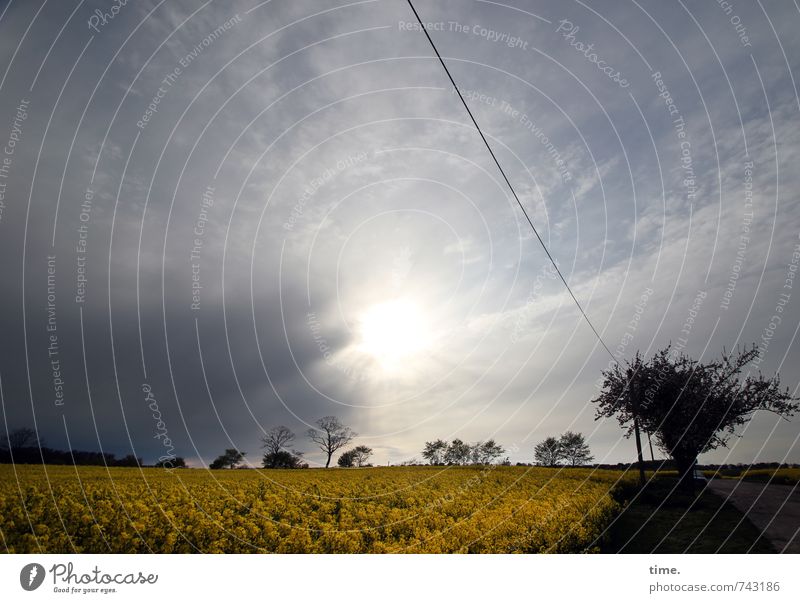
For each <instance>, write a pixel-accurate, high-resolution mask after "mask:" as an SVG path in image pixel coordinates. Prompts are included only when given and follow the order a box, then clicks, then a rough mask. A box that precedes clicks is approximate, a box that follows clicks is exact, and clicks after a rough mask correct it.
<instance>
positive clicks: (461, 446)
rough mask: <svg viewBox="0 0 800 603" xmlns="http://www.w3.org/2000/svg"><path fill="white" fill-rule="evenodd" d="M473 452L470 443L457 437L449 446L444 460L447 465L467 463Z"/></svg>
mask: <svg viewBox="0 0 800 603" xmlns="http://www.w3.org/2000/svg"><path fill="white" fill-rule="evenodd" d="M471 452H472V451H471V448H470V445H469V444H467V443H466V442H463V441H461V440H460V439H458V438H456V439H455V440H453V441H452V442H450V444H449V445H448V446H447V450H446V451H445V453H444V462H445V464H446V465H466V464H467V463H469V460H470V456H471Z"/></svg>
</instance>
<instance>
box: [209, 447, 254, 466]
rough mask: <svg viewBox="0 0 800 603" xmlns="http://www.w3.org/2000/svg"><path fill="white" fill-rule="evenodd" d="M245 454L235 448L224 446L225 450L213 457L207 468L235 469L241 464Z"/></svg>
mask: <svg viewBox="0 0 800 603" xmlns="http://www.w3.org/2000/svg"><path fill="white" fill-rule="evenodd" d="M246 454H247V453H246V452H240V451H238V450H236V448H226V449H225V452H224V453H222V454H221V455H219V456H218V457H217V458H215V459H214V460H213V461H212V462H211V464H210V465H209V466H208V467H209V469H226V468H227V469H236V468H237V467H239V465H241V464H242V461H243V460H244V457H245V455H246Z"/></svg>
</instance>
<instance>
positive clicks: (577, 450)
mask: <svg viewBox="0 0 800 603" xmlns="http://www.w3.org/2000/svg"><path fill="white" fill-rule="evenodd" d="M558 443H559V445H560V446H561V456H562V458H563V459H564V460H566V461H567V462H568V463H569V464H570V465H572V466H573V467H577V466H578V465H586V464H587V463H591V462H592V460H594V457H593V456H592V454H591V451H590V450H589V445H588V444H587V443H586V440H585V439H584V437H583V434H582V433H573V432H572V431H568V432H566V433H564V434H562V435H561V438H560V439H559V442H558Z"/></svg>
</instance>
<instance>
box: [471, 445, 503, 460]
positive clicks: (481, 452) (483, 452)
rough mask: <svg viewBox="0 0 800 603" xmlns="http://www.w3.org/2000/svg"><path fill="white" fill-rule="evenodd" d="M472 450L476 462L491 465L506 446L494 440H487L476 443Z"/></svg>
mask: <svg viewBox="0 0 800 603" xmlns="http://www.w3.org/2000/svg"><path fill="white" fill-rule="evenodd" d="M470 452H471V457H472V462H473V463H474V464H476V465H491V464H492V463H493V462H494V460H495V459H496V458H498V457H500V456H502V455H503V453H504V452H505V448H503V447H502V446H501V445H500V444H498V443H496V442H495V441H494V440H487V441H485V442H478V443H477V444H475V445H474V446H473V447H472V450H471V451H470Z"/></svg>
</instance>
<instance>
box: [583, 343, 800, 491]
mask: <svg viewBox="0 0 800 603" xmlns="http://www.w3.org/2000/svg"><path fill="white" fill-rule="evenodd" d="M757 357H758V348H757V347H756V346H755V345H754V346H753V347H752V349H749V350H748V349H746V348H745V349H743V350H741V351H740V350H737V354H736V355H732V354H728V353H726V352H725V350H723V351H722V358H721V359H720V360H711V361H709V362H699V361H697V360H693V359H691V358H690V357H688V356H686V355H685V354H683V353H676V352H675V351H674V350H673V349H672V348H671V346H667V347H666V348H664V349H662V350H660V351H658V352H657V353H656V354H655V355H654V356H653V357H652V358H651V359H650V360H649V361H645V360H644V359H643V358H642V357H641V355H640V354H639V353H637V354H636V356H635V357H634V359H633V360H632V361H630V362H628V363H627V365H628V366H627V368H625V369H623V368H622V367H620V366H619V365H617V366H615V367H613V368H611V369H609V370H606V371H603V378H604V381H603V389H602V391H601V393H600V395H599V396H598V397H597V398H595V399H594V400H592V402H594V403H595V404H596V405H597V414H596V417H595V418H596V419H600V418H604V417H616V418H617V420H618V421H619V424H620V426H622V427H624V428H625V429H626V436H627V437H630V435H631V433H633V430H634V425H633V423H634V412H635V416H636V418H637V419H638V422H639V425H640V428H641V429H643V430H645V431H647V432H648V433H650V434H651V435H652V436H654V439H655V441H656V443H657V445H658V447H659V448H660V449H661V450H663V451H664V452H665V453H666V454H668V455H669V456H670V457H672V459H673V460H674V461H675V465H676V466H677V468H678V472H679V476H680V481H681V483H682V485H683V486H684V487H686V488H688V489H693V488H694V479H693V468H694V464H695V462H696V460H697V456H698V455H699V454H702V453H704V452H709V451H711V450H715V449H716V448H719V447H721V446H722V447H724V446H727V444H728V441H729V440H730V438H731V437H732V436H733V435H736V432H737V429H738V428H739V427H741V426H742V425H745V424H747V422H748V421H749V420H750V419H751V418H752V417H753V415H754V414H755V413H756V412H758V411H767V412H771V413H774V414H776V415H778V416H779V417H782V418H784V419H786V420H788V419H789V417H791V416H792V415H794V413H796V412H797V411H798V409H799V408H800V406H799V405H798V403H797V400H798V398H795V397H793V396H792V395H791V394H790V393H789V390H788V388H787V389H785V390H782V389H781V387H780V379H779V377H778V375H777V374H776V375H774V376H773V377H769V378H767V377H764V376H763V375H762V374H761V373H760V372H759V373H758V374H757V375H752V374H751V373H750V372H748V373H747V374H746V375H745V376H744V377H743V378H740V374H741V373H742V371H743V370H744V369H745V367H746V366H747V365H748V364H749V363H750V362H752V361H754V360H755V359H756V358H757Z"/></svg>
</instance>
